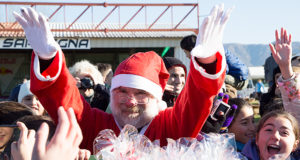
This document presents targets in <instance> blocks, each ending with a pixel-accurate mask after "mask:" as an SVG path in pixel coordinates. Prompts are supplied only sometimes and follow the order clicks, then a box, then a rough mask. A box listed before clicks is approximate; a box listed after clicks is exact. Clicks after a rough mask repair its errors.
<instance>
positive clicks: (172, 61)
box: [163, 57, 187, 74]
mask: <svg viewBox="0 0 300 160" xmlns="http://www.w3.org/2000/svg"><path fill="white" fill-rule="evenodd" d="M163 61H164V64H165V66H166V68H167V70H168V71H169V70H170V69H171V68H172V67H174V66H179V67H182V68H183V69H184V72H185V74H187V73H186V67H185V65H184V64H183V63H182V62H181V60H179V59H177V58H175V57H164V58H163Z"/></svg>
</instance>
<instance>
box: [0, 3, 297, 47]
mask: <svg viewBox="0 0 300 160" xmlns="http://www.w3.org/2000/svg"><path fill="white" fill-rule="evenodd" d="M0 1H4V0H0ZM11 1H12V0H11ZM14 1H15V0H14ZM16 1H18V0H16ZM30 1H36V0H30ZM45 1H46V0H39V2H45ZM47 1H49V2H62V1H63V0H47ZM63 2H83V1H82V0H69V1H63ZM84 2H99V3H102V2H104V1H101V0H85V1H84ZM106 2H107V3H162V2H163V3H197V2H199V4H200V15H202V16H204V15H207V14H208V13H209V12H210V9H211V8H212V7H213V6H214V5H215V4H219V3H224V4H225V8H229V7H232V6H235V9H234V10H233V12H232V14H231V18H230V20H229V22H228V24H227V26H226V29H225V33H224V43H241V44H267V43H269V42H271V41H274V31H275V29H278V28H280V27H285V28H286V29H287V30H288V32H289V33H292V39H293V41H300V1H299V0H284V1H283V0H163V1H162V0H107V1H106ZM2 10H3V9H2ZM79 13H80V12H79ZM182 13H183V14H185V13H186V12H185V10H184V9H183V10H182ZM128 14H129V15H132V14H130V13H128ZM0 15H1V14H0ZM124 16H126V15H124ZM0 18H1V17H0ZM2 18H3V17H2ZM83 19H86V18H84V17H83ZM126 20H127V19H126ZM126 20H125V18H124V21H126ZM202 20H203V18H201V19H200V22H201V21H202ZM187 22H188V23H189V24H192V25H196V24H197V22H195V20H191V19H190V20H189V19H187Z"/></svg>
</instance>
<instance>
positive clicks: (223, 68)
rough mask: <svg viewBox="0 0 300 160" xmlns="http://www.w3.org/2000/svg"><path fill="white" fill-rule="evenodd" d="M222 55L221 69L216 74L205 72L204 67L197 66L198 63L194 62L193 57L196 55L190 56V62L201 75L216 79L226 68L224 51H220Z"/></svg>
mask: <svg viewBox="0 0 300 160" xmlns="http://www.w3.org/2000/svg"><path fill="white" fill-rule="evenodd" d="M220 54H221V55H222V67H221V70H220V72H218V73H216V74H209V73H207V72H205V70H204V68H202V67H201V66H199V64H198V63H197V62H196V60H195V58H197V57H194V56H192V62H193V65H194V67H195V69H196V70H197V71H199V72H200V74H201V75H203V76H204V77H206V78H209V79H217V78H219V77H220V76H221V74H222V73H223V72H224V70H225V68H226V58H225V55H224V53H223V54H222V53H220Z"/></svg>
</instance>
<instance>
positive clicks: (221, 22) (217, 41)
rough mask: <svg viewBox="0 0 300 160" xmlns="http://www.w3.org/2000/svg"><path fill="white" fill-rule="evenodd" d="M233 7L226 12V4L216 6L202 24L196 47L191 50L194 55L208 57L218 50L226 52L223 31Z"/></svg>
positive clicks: (222, 52)
mask: <svg viewBox="0 0 300 160" xmlns="http://www.w3.org/2000/svg"><path fill="white" fill-rule="evenodd" d="M232 9H233V8H230V9H228V10H227V11H226V12H225V13H224V11H223V10H224V4H221V5H216V6H214V8H213V9H212V10H211V12H210V15H209V16H208V17H206V18H205V19H204V20H203V23H202V24H201V27H200V29H199V34H198V36H197V41H196V45H195V48H194V49H193V50H192V52H191V53H192V56H194V57H197V58H207V57H210V56H212V55H214V54H215V53H217V52H220V53H221V54H225V53H224V47H223V42H222V40H223V31H224V28H225V25H226V23H227V20H228V18H229V16H230V13H231V11H232Z"/></svg>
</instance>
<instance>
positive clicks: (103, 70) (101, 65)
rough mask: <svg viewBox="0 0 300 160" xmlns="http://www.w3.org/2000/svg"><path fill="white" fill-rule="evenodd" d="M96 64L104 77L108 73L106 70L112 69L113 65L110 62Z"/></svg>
mask: <svg viewBox="0 0 300 160" xmlns="http://www.w3.org/2000/svg"><path fill="white" fill-rule="evenodd" d="M96 66H97V68H98V70H99V72H100V73H101V74H102V76H103V77H105V76H106V75H107V74H108V73H106V72H107V71H108V70H109V69H112V66H111V64H109V63H97V64H96Z"/></svg>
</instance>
